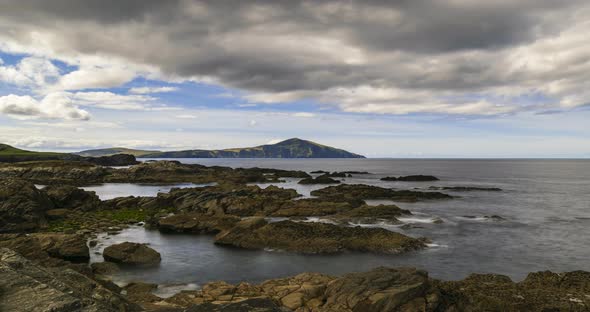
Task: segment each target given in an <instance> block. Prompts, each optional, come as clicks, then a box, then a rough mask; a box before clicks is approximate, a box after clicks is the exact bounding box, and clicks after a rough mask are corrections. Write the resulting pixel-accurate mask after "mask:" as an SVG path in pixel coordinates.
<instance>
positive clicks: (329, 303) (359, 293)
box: [321, 268, 440, 311]
mask: <svg viewBox="0 0 590 312" xmlns="http://www.w3.org/2000/svg"><path fill="white" fill-rule="evenodd" d="M324 297H325V304H324V305H323V306H322V307H321V309H322V311H433V310H434V309H436V308H437V307H438V305H439V300H440V299H439V295H438V293H437V291H436V290H435V289H433V288H432V287H431V286H430V283H429V280H428V274H427V273H426V272H425V271H420V270H416V269H414V268H399V269H391V268H377V269H374V270H371V271H369V272H364V273H351V274H346V275H344V276H343V277H341V278H339V279H336V280H334V281H333V282H331V283H329V284H328V285H327V288H326V291H325V294H324Z"/></svg>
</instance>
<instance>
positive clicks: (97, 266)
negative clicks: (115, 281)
mask: <svg viewBox="0 0 590 312" xmlns="http://www.w3.org/2000/svg"><path fill="white" fill-rule="evenodd" d="M90 267H91V268H92V272H93V273H94V274H99V275H112V274H114V273H117V272H119V266H118V265H117V264H115V263H113V262H95V263H92V264H91V265H90Z"/></svg>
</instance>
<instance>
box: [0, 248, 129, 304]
mask: <svg viewBox="0 0 590 312" xmlns="http://www.w3.org/2000/svg"><path fill="white" fill-rule="evenodd" d="M0 281H1V282H0V311H12V312H42V311H43V312H44V311H53V312H74V311H81V312H97V311H105V312H120V311H139V310H140V307H139V306H137V305H135V304H132V303H130V302H128V301H127V300H126V299H125V298H123V297H122V296H120V295H119V294H117V293H115V292H112V291H110V290H108V289H107V288H105V287H103V286H102V285H101V284H100V283H98V282H96V281H94V280H92V279H90V278H89V277H87V276H86V275H83V274H80V273H78V272H76V271H74V270H72V269H69V268H55V269H53V268H44V267H40V266H38V265H36V264H34V263H32V262H30V261H28V260H27V259H25V258H24V257H22V256H21V255H19V254H18V253H16V252H14V251H12V250H10V249H6V248H0Z"/></svg>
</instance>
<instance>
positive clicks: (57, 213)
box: [45, 208, 71, 220]
mask: <svg viewBox="0 0 590 312" xmlns="http://www.w3.org/2000/svg"><path fill="white" fill-rule="evenodd" d="M70 213H71V210H70V209H61V208H60V209H50V210H47V211H45V217H46V218H47V219H48V220H61V219H65V218H67V217H68V215H69V214H70Z"/></svg>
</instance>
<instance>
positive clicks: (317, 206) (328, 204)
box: [270, 198, 365, 217]
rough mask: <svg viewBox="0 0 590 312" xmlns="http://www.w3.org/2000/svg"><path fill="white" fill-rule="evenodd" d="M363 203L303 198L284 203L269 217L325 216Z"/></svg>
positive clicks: (359, 201)
mask: <svg viewBox="0 0 590 312" xmlns="http://www.w3.org/2000/svg"><path fill="white" fill-rule="evenodd" d="M364 203H365V202H364V201H362V200H348V201H347V200H337V199H322V198H304V199H298V200H289V201H285V202H283V203H282V204H281V205H280V206H279V209H278V210H276V211H273V212H271V213H270V215H271V216H274V217H308V216H326V215H331V214H336V213H340V212H343V211H348V210H351V209H354V208H356V207H359V206H361V205H363V204H364Z"/></svg>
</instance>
